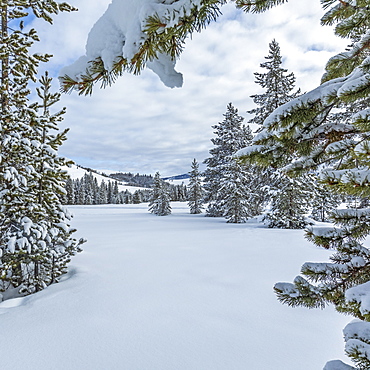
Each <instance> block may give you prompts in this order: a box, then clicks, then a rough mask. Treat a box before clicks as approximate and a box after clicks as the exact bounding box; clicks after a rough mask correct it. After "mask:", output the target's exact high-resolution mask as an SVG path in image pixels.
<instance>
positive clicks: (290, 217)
mask: <svg viewBox="0 0 370 370" xmlns="http://www.w3.org/2000/svg"><path fill="white" fill-rule="evenodd" d="M312 186H313V182H312V181H310V178H309V177H308V176H301V177H297V178H290V177H288V176H285V175H284V174H280V176H279V178H278V180H276V181H275V187H274V188H273V189H272V191H273V194H272V196H271V208H270V211H269V212H267V213H266V215H265V216H264V218H263V221H264V222H265V224H266V225H267V226H268V227H270V228H279V229H304V228H305V227H306V226H307V225H308V224H309V222H308V221H307V220H306V213H307V212H308V208H309V203H310V201H311V199H312V192H311V191H312Z"/></svg>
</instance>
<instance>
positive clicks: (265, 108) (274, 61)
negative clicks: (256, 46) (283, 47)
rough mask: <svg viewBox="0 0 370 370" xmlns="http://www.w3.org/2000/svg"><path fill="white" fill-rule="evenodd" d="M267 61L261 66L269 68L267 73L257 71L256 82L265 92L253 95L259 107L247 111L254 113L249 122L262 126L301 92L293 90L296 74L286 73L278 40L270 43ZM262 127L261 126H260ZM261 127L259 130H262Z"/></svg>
mask: <svg viewBox="0 0 370 370" xmlns="http://www.w3.org/2000/svg"><path fill="white" fill-rule="evenodd" d="M265 59H266V61H265V62H264V63H261V64H260V67H261V68H264V69H266V70H267V72H265V73H259V72H255V73H254V75H255V77H256V80H255V83H256V84H258V85H260V86H261V87H262V88H263V89H264V92H263V93H261V94H254V95H251V98H252V99H253V102H254V103H255V104H256V105H257V108H254V109H252V110H249V111H247V113H249V114H252V115H254V117H253V118H251V119H250V120H249V121H248V123H251V124H257V125H259V126H262V124H263V122H264V120H265V119H266V118H267V117H268V116H269V115H270V114H271V113H272V112H273V111H274V110H275V109H276V108H278V107H280V105H282V104H284V103H287V102H289V101H290V100H292V99H294V98H296V97H297V96H298V95H299V94H300V90H299V89H298V91H296V92H293V90H294V86H295V80H296V79H295V76H294V74H293V72H291V73H289V74H286V73H287V72H288V70H287V69H285V68H282V66H281V65H282V58H281V54H280V46H279V43H278V42H277V41H276V40H272V41H271V42H270V44H269V54H268V56H267V57H265ZM260 129H261V127H260ZM260 129H259V130H258V131H260Z"/></svg>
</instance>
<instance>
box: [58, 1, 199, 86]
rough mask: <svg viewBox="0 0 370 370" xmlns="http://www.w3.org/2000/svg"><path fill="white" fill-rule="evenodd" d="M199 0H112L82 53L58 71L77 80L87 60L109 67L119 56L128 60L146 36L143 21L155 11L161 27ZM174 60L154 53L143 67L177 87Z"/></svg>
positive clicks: (175, 21)
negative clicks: (97, 59)
mask: <svg viewBox="0 0 370 370" xmlns="http://www.w3.org/2000/svg"><path fill="white" fill-rule="evenodd" d="M200 3H201V1H200V0H176V1H167V0H166V1H163V0H112V2H111V4H110V5H109V6H108V9H107V10H106V12H105V13H104V14H103V15H102V16H101V17H100V19H99V20H98V21H97V22H96V23H95V25H94V26H93V27H92V29H91V30H90V32H89V35H88V39H87V43H86V55H84V56H82V57H80V58H79V59H78V60H77V61H76V62H75V63H73V64H72V65H70V66H68V67H65V68H63V69H62V70H61V72H60V75H61V76H64V75H68V76H70V77H72V78H73V79H74V80H77V81H78V80H79V79H80V77H81V76H82V75H83V74H85V71H86V69H87V67H88V65H89V62H90V61H93V60H95V59H96V58H101V59H102V61H103V63H104V68H105V69H106V70H107V71H111V70H112V68H113V64H114V62H115V61H116V60H117V59H118V58H119V57H123V58H125V59H127V60H131V59H132V58H133V57H134V55H135V54H136V53H137V52H138V51H139V49H140V47H141V46H142V45H143V43H144V42H145V40H146V39H147V34H146V33H145V29H146V21H147V18H148V17H149V16H153V15H157V17H158V19H159V21H160V22H161V23H162V24H163V30H164V29H166V28H168V27H173V26H175V25H177V24H178V23H179V20H180V18H181V17H184V16H188V15H190V11H191V9H193V8H194V7H195V6H199V5H200ZM175 64H176V61H175V60H171V58H170V57H168V56H167V55H165V54H160V53H157V58H156V59H154V60H152V61H149V62H148V63H147V67H148V68H150V69H151V70H152V71H153V72H154V73H156V74H157V75H158V76H159V78H160V79H161V81H162V82H163V83H164V84H165V85H166V86H168V87H172V88H173V87H181V86H182V83H183V78H182V74H181V73H179V72H176V71H175Z"/></svg>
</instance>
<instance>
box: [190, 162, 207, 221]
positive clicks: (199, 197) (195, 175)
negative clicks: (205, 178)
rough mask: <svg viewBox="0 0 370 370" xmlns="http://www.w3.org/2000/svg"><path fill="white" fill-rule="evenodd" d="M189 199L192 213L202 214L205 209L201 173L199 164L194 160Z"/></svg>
mask: <svg viewBox="0 0 370 370" xmlns="http://www.w3.org/2000/svg"><path fill="white" fill-rule="evenodd" d="M189 175H190V178H189V185H188V197H189V202H188V205H189V208H190V213H191V214H193V215H197V214H199V213H202V209H203V188H202V181H201V178H200V172H199V163H198V162H197V160H196V159H195V158H194V160H193V162H192V163H191V171H190V172H189Z"/></svg>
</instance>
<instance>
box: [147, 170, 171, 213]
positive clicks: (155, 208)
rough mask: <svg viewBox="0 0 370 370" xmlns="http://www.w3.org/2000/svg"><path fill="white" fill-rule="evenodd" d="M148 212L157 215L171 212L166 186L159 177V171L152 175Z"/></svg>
mask: <svg viewBox="0 0 370 370" xmlns="http://www.w3.org/2000/svg"><path fill="white" fill-rule="evenodd" d="M149 212H151V213H153V214H155V215H157V216H167V215H169V214H171V205H170V194H169V190H168V186H167V184H166V183H165V182H164V181H163V180H162V179H161V177H160V174H159V172H157V173H156V174H155V176H154V186H153V192H152V196H151V198H150V202H149Z"/></svg>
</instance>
